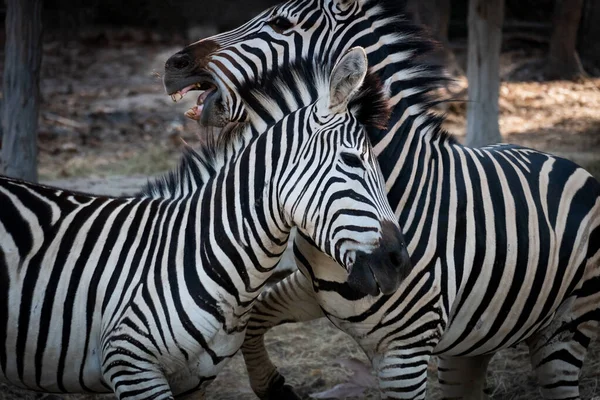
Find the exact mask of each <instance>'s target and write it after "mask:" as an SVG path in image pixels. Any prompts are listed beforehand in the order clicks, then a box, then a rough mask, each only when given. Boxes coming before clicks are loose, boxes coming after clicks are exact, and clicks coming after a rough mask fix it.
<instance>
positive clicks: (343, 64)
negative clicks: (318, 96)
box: [329, 47, 369, 113]
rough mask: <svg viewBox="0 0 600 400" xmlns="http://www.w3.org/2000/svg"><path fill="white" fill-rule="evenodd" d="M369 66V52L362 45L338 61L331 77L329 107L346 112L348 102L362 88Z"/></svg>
mask: <svg viewBox="0 0 600 400" xmlns="http://www.w3.org/2000/svg"><path fill="white" fill-rule="evenodd" d="M368 67H369V64H368V61H367V54H366V53H365V49H363V48H362V47H354V48H352V49H350V50H348V51H347V52H346V54H344V55H343V56H342V58H341V59H340V60H339V61H338V62H337V64H336V65H335V67H333V71H332V72H331V77H330V79H329V109H330V110H331V111H333V112H334V113H341V112H345V111H346V110H347V109H348V103H349V102H350V100H352V98H353V97H354V95H355V94H356V92H358V90H359V89H360V87H361V85H362V84H363V81H364V80H365V76H366V75H367V69H368Z"/></svg>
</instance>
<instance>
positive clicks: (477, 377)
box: [438, 354, 493, 400]
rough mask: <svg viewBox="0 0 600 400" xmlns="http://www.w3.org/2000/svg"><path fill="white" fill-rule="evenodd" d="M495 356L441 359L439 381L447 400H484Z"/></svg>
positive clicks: (442, 357) (441, 357)
mask: <svg viewBox="0 0 600 400" xmlns="http://www.w3.org/2000/svg"><path fill="white" fill-rule="evenodd" d="M492 357H493V354H489V355H488V354H486V355H482V356H476V357H444V356H440V357H439V362H438V380H439V383H440V388H441V389H442V394H443V398H445V399H469V400H484V399H487V398H488V396H487V395H486V394H485V393H484V389H485V384H486V372H487V367H488V364H489V362H490V360H491V359H492Z"/></svg>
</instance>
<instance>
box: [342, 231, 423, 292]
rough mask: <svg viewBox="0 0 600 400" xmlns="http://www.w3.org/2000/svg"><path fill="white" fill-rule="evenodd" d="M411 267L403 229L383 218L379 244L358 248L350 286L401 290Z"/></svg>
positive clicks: (362, 289)
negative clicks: (370, 248) (360, 249)
mask: <svg viewBox="0 0 600 400" xmlns="http://www.w3.org/2000/svg"><path fill="white" fill-rule="evenodd" d="M411 269H412V263H411V261H410V256H409V255H408V251H407V250H406V246H405V244H404V238H403V236H402V233H401V232H400V229H399V228H398V227H397V226H396V225H395V224H394V223H392V222H384V223H383V225H382V235H381V239H380V240H379V246H378V247H377V248H375V249H374V250H373V251H370V252H366V251H358V252H356V255H355V258H354V263H353V264H352V267H351V268H350V274H349V275H348V281H347V282H348V286H350V288H351V289H353V290H355V291H357V292H359V293H362V294H365V295H371V296H377V295H379V294H380V293H381V294H384V295H389V294H393V293H394V292H396V290H398V287H399V286H400V284H401V283H402V281H403V280H404V278H406V276H408V274H409V273H410V271H411Z"/></svg>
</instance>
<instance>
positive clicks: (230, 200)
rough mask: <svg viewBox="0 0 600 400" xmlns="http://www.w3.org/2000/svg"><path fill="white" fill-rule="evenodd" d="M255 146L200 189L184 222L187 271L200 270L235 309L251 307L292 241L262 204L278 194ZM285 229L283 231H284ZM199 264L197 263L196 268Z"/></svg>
mask: <svg viewBox="0 0 600 400" xmlns="http://www.w3.org/2000/svg"><path fill="white" fill-rule="evenodd" d="M256 147H257V146H256V142H253V143H252V144H250V145H249V148H247V149H246V150H245V151H244V152H243V154H241V155H240V156H239V157H237V158H236V160H235V161H234V162H232V163H230V164H228V165H226V166H225V167H224V170H223V173H221V174H219V176H218V177H216V178H215V179H214V180H212V181H210V182H209V183H207V185H206V186H205V187H203V188H202V193H200V194H199V195H198V198H197V201H194V200H193V201H192V204H193V205H192V206H191V207H190V208H191V211H190V215H189V218H188V221H189V223H188V227H187V232H186V234H187V236H188V238H192V239H193V238H199V240H189V241H188V243H196V244H197V245H196V247H195V249H194V252H193V253H194V257H195V260H193V261H192V262H190V263H186V267H187V268H198V266H201V268H202V269H203V271H202V272H200V271H199V272H200V274H203V273H204V274H206V275H208V276H209V277H212V278H213V280H214V281H215V282H216V283H218V286H219V287H222V288H225V289H226V291H227V292H228V293H230V294H233V295H234V297H235V299H236V302H237V304H238V305H241V306H242V307H250V306H251V303H252V301H253V300H254V299H255V298H256V296H257V295H258V294H259V293H260V290H261V289H262V287H263V285H264V283H265V282H266V280H267V279H268V278H269V277H270V276H271V274H272V272H273V268H274V267H275V266H276V265H277V263H278V262H279V261H280V259H281V257H282V256H283V253H284V252H285V249H286V248H287V241H288V239H289V235H290V228H289V227H288V225H287V224H281V222H280V221H277V220H275V219H274V218H276V217H274V216H279V215H281V213H280V212H279V210H272V208H273V207H274V208H276V207H278V205H277V204H271V203H269V202H268V201H266V199H271V198H273V197H272V196H271V194H272V193H274V192H275V191H276V189H275V188H274V187H273V186H274V184H273V183H272V182H273V181H274V179H273V178H272V177H271V176H270V175H271V174H270V173H269V172H268V171H269V170H270V169H269V168H266V162H267V159H266V157H264V155H262V156H261V155H260V154H257V151H256ZM282 226H283V228H282ZM197 261H200V262H197Z"/></svg>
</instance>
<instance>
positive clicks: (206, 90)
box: [171, 82, 218, 121]
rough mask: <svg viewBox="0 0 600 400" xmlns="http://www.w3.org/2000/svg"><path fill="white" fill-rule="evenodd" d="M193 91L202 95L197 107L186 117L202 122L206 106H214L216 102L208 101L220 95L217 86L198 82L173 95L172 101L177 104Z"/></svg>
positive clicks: (186, 114)
mask: <svg viewBox="0 0 600 400" xmlns="http://www.w3.org/2000/svg"><path fill="white" fill-rule="evenodd" d="M191 91H200V95H199V96H198V99H197V100H196V105H195V106H193V107H192V108H190V109H189V110H188V111H186V113H185V116H186V117H188V118H190V119H193V120H194V121H200V120H201V119H202V113H203V111H204V109H205V104H206V105H207V106H208V105H213V104H214V102H207V100H208V99H209V98H210V97H211V96H212V95H215V94H218V89H217V86H216V85H215V84H213V83H210V82H196V83H194V84H192V85H189V86H186V87H184V88H183V89H181V90H178V91H176V92H175V93H172V94H171V99H172V100H173V101H174V102H175V103H176V102H178V101H180V100H181V99H183V98H184V96H185V95H186V94H187V93H189V92H191Z"/></svg>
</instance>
